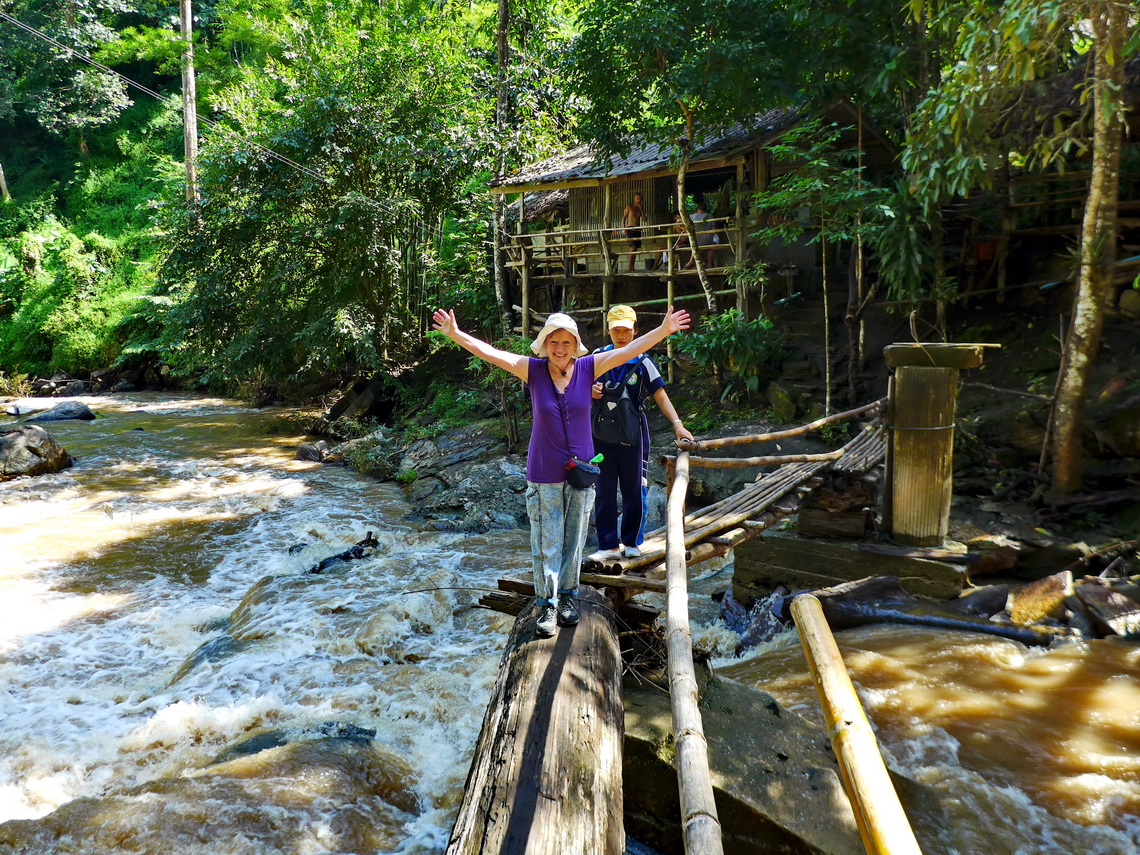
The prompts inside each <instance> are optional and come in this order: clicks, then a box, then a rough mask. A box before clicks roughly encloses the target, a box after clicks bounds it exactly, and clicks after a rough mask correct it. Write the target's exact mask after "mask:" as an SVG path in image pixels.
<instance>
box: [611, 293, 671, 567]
mask: <svg viewBox="0 0 1140 855" xmlns="http://www.w3.org/2000/svg"><path fill="white" fill-rule="evenodd" d="M606 327H607V328H608V329H609V333H610V339H611V341H612V342H613V344H608V345H606V346H605V347H602V348H599V349H598V350H595V351H594V353H595V354H603V353H612V352H614V351H615V350H620V349H622V348H624V347H626V345H628V344H629V343H630V342H631V341H633V339H634V336H636V335H637V313H636V312H635V311H634V310H633V308H632V307H630V306H614V307H613V308H612V309H610V310H609V312H607V313H606ZM599 381H600V382H597V383H595V384H594V388H593V397H594V399H595V400H594V409H593V417H592V422H593V427H594V447H595V448H596V449H597V450H598V451H600V452H601V453H602V455H603V458H602V462H601V463H600V464H599V465H600V467H601V470H602V472H601V475H600V476H599V477H598V484H597V497H596V499H595V505H594V510H595V520H596V524H597V529H598V551H597V552H595V553H593V554H592V555H591V556H590V558H589V560H591V561H599V562H602V561H612V560H614V559H617V558H621V557H626V558H636V557H638V556H639V555H641V543H642V541H643V540H644V539H645V513H646V505H645V497H646V493H647V491H648V488H649V420H648V419H647V418H646V417H645V408H644V407H643V406H642V404H643V402H644V400H645V398H646V397H648V396H649V395H652V396H653V400H654V401H656V402H657V406H658V407H660V408H661V412H663V413H664V414H665V417H666V418H667V419H669V422H670V423H671V424H672V426H673V432H674V433H675V434H676V435H677V438H678V439H689V440H691V439H692V438H693V435H692V434H691V433H689V431H688V430H687V429H686V428H685V425H684V424H683V422H682V421H681V417H680V416H679V415H678V414H677V409H676V408H675V407H674V406H673V402H672V401H670V400H669V395H668V393H667V392H666V391H665V381H664V380H663V379H662V377H661V372H660V371H658V370H657V366H656V365H654V364H653V360H652V359H650V358H649V356H648V355H647V354H644V353H640V354H638V355H637V356H634V357H633V358H632V359H629V360H627V361H623V362H622V363H621V364H620V365H618V366H617V367H616V368H611V369H610V370H609V371H607V372H606V373H605V374H604V375H603V376H601V377H600V378H599ZM623 410H624V411H625V412H624V413H623V412H622V411H623ZM599 416H602V417H601V418H600V417H599ZM607 416H608V418H607ZM623 422H624V424H623ZM619 489H620V491H621V508H620V522H619V508H618V490H619Z"/></svg>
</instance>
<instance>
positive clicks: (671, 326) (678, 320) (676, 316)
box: [661, 306, 689, 335]
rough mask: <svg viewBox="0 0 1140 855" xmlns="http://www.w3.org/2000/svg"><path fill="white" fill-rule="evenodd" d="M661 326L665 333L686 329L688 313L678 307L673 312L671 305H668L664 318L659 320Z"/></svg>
mask: <svg viewBox="0 0 1140 855" xmlns="http://www.w3.org/2000/svg"><path fill="white" fill-rule="evenodd" d="M661 328H662V329H663V330H665V335H672V334H673V333H675V332H680V331H681V330H687V329H688V328H689V313H688V312H686V311H685V310H684V309H678V310H677V311H676V312H674V311H673V307H672V306H670V307H669V308H668V309H666V310H665V320H663V321H662V322H661Z"/></svg>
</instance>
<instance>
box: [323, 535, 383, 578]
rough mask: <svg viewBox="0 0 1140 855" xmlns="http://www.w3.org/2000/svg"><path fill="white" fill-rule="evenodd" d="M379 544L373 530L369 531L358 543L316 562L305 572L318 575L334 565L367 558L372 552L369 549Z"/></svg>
mask: <svg viewBox="0 0 1140 855" xmlns="http://www.w3.org/2000/svg"><path fill="white" fill-rule="evenodd" d="M379 545H380V541H378V540H377V539H376V538H374V537H373V536H372V532H368V533H367V534H365V535H364V540H361V541H359V542H357V543H356V545H354V546H350V547H349V548H348V549H346V550H344V551H343V552H338V553H337V554H336V555H330V556H329V557H328V558H326V559H324V560H323V561H321V562H320V563H319V564H314V565H313V566H312V567H310V568H309V569H308V570H306V571H305V572H306V573H313V574H315V575H317V574H320V573H323V572H324V571H325V570H328V569H329V568H330V567H334V566H336V565H337V564H342V563H344V562H345V561H358V560H359V559H361V558H367V557H368V556H369V555H370V554H371V553H370V552H369V551H368V550H370V549H375V548H376V547H377V546H379Z"/></svg>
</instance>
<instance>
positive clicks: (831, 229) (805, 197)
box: [753, 119, 886, 242]
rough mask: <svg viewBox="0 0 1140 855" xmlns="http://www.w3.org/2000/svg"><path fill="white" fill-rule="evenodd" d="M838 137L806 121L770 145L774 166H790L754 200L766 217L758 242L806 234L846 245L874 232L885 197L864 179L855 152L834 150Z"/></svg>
mask: <svg viewBox="0 0 1140 855" xmlns="http://www.w3.org/2000/svg"><path fill="white" fill-rule="evenodd" d="M842 133H843V129H841V128H840V127H838V126H837V125H834V124H831V125H825V124H824V123H823V122H821V121H819V120H818V119H811V120H808V121H804V122H802V123H800V124H799V125H798V126H797V127H795V128H793V129H792V130H790V131H788V133H786V134H785V135H784V136H783V137H782V138H781V139H780V141H779V142H778V143H776V144H774V145H772V146H770V148H769V151H770V152H771V157H772V160H773V162H774V163H782V164H785V165H786V166H787V167H789V168H788V170H787V171H786V172H783V173H782V174H780V175H778V176H777V177H776V178H774V179H773V180H772V183H771V184H770V185H769V187H768V189H766V190H764V191H761V192H759V193H757V194H756V195H755V196H754V197H753V202H754V204H755V205H756V206H757V207H758V208H759V209H760V210H762V211H767V212H768V213H769V214H770V220H769V225H768V226H767V227H765V228H762V229H760V230H759V231H758V232H756V236H757V237H759V238H760V239H761V240H762V241H768V240H772V239H773V238H780V239H782V240H795V239H796V238H798V237H799V236H800V235H802V234H804V233H805V232H808V233H810V234H811V241H813V242H814V241H846V240H853V239H854V238H856V237H858V236H859V235H862V236H864V237H871V236H872V235H873V234H874V233H875V231H876V230H877V229H878V228H879V225H880V222H881V220H880V217H881V216H882V208H883V204H884V202H885V201H886V194H885V192H884V191H883V190H882V189H881V188H879V187H876V186H875V185H873V184H871V183H870V182H869V181H868V180H867V179H866V177H865V176H864V175H863V170H862V169H861V168H860V167H859V166H858V165H857V159H856V152H855V151H854V150H851V149H843V148H839V147H838V144H839V142H840V138H841V136H842ZM804 207H807V208H808V211H809V213H808V216H807V218H806V219H805V218H802V217H801V210H802V209H803V208H804Z"/></svg>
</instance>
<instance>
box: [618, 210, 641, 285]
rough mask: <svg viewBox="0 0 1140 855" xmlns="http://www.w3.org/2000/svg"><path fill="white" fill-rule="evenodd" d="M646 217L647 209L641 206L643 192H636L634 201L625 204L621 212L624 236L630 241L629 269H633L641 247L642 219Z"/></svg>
mask: <svg viewBox="0 0 1140 855" xmlns="http://www.w3.org/2000/svg"><path fill="white" fill-rule="evenodd" d="M644 219H645V211H644V210H643V209H642V207H641V194H640V193H634V194H633V201H632V202H630V203H629V204H628V205H626V206H625V210H624V211H622V212H621V226H622V228H623V229H625V231H624V232H623V233H622V237H624V238H626V239H627V240H628V241H629V269H630V270H633V263H634V259H636V258H637V252H638V250H640V249H641V221H642V220H644Z"/></svg>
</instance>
